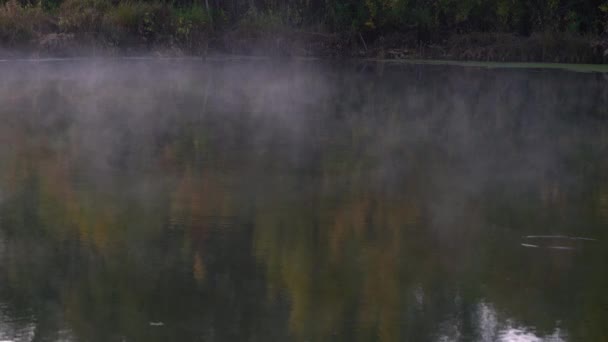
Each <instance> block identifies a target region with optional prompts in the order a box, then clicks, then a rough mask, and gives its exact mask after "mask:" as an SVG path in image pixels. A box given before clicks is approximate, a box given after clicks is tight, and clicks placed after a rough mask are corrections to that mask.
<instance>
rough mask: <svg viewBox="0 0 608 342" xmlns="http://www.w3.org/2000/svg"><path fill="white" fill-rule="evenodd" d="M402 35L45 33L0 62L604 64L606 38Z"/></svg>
mask: <svg viewBox="0 0 608 342" xmlns="http://www.w3.org/2000/svg"><path fill="white" fill-rule="evenodd" d="M405 36H407V34H402V33H394V34H393V35H392V37H389V38H385V37H380V38H379V39H376V40H374V41H372V42H369V43H366V42H365V41H363V40H362V39H360V40H359V41H357V39H354V38H353V37H352V36H350V37H349V36H345V35H340V34H323V33H314V32H312V33H311V32H304V31H292V32H261V33H257V34H256V37H254V38H252V37H239V36H238V34H235V33H234V32H228V33H226V34H222V35H219V36H216V37H213V38H210V39H207V40H202V41H201V42H200V43H199V44H197V45H198V46H204V48H198V49H189V48H187V47H183V46H178V45H175V44H163V43H155V44H149V45H145V44H136V45H134V46H132V47H117V46H112V45H109V44H106V43H104V42H103V39H102V38H100V37H97V38H93V39H87V37H77V36H75V35H73V34H69V35H68V34H63V33H50V34H46V35H43V36H41V37H39V38H38V39H34V40H31V41H29V42H26V43H22V44H17V46H15V47H10V48H7V47H3V46H0V59H17V58H21V59H27V58H34V59H40V58H70V57H113V56H114V57H116V56H121V57H123V56H126V57H129V56H142V55H143V56H154V57H161V58H162V57H188V56H191V57H203V56H212V55H230V56H235V55H241V56H249V57H287V58H289V57H299V58H320V59H334V60H345V59H367V60H383V61H404V60H405V61H407V60H421V61H425V60H426V61H428V60H434V61H457V62H499V63H560V64H561V63H565V64H596V65H606V64H608V39H602V38H601V37H582V36H569V35H557V34H533V35H531V36H530V37H519V36H517V35H515V34H498V33H468V34H458V35H452V36H450V37H449V38H448V39H446V40H444V41H443V42H441V43H437V44H433V43H429V44H417V43H416V42H413V41H407V40H406V39H402V38H403V37H405ZM88 38H90V37H88Z"/></svg>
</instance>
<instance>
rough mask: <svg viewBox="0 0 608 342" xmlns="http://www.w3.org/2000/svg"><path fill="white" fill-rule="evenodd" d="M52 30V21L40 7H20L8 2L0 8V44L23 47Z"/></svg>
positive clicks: (16, 3)
mask: <svg viewBox="0 0 608 342" xmlns="http://www.w3.org/2000/svg"><path fill="white" fill-rule="evenodd" d="M51 28H52V20H51V19H50V17H48V16H47V15H46V14H45V13H44V12H43V11H42V9H41V8H40V7H34V6H22V5H21V4H19V3H18V2H17V1H16V0H10V1H8V2H6V3H5V4H4V5H2V6H0V42H1V43H2V44H3V45H6V46H15V45H24V44H27V43H30V42H31V41H32V40H34V39H36V38H38V37H39V36H40V34H41V33H42V32H45V31H49V30H50V29H51Z"/></svg>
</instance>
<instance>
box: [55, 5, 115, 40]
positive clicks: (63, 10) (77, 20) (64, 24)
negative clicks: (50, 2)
mask: <svg viewBox="0 0 608 342" xmlns="http://www.w3.org/2000/svg"><path fill="white" fill-rule="evenodd" d="M111 5H112V4H111V3H110V1H109V0H65V1H64V2H63V3H62V4H61V7H60V8H59V27H60V28H61V30H62V31H64V32H80V33H82V32H86V33H91V32H95V33H98V32H100V31H102V29H103V24H104V15H105V13H106V12H107V11H108V10H109V9H110V7H111Z"/></svg>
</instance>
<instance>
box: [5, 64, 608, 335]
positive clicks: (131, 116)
mask: <svg viewBox="0 0 608 342" xmlns="http://www.w3.org/2000/svg"><path fill="white" fill-rule="evenodd" d="M585 71H589V70H585ZM607 262H608V74H606V73H600V72H575V71H572V70H561V69H556V68H544V67H543V66H532V67H526V68H517V67H516V68H512V67H504V68H502V67H500V65H498V67H487V66H484V65H481V64H480V65H447V64H441V63H425V64H417V63H393V64H391V63H375V62H371V61H368V62H363V61H359V62H356V61H349V62H331V61H325V62H323V61H310V60H292V61H273V60H264V59H260V60H254V59H237V58H232V59H222V58H218V59H215V60H207V61H203V60H197V59H181V60H179V59H176V60H171V59H166V60H161V59H113V60H110V59H107V60H103V59H100V60H95V59H92V60H65V61H62V60H46V61H38V62H35V61H13V62H10V61H3V62H1V63H0V340H6V341H102V342H106V341H606V340H608V325H607V324H606V323H607V322H608V291H607V289H608V267H607Z"/></svg>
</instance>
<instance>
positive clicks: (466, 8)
mask: <svg viewBox="0 0 608 342" xmlns="http://www.w3.org/2000/svg"><path fill="white" fill-rule="evenodd" d="M0 2H2V0H0ZM235 31H239V32H247V33H248V34H251V33H252V32H254V33H259V32H266V33H267V32H293V31H299V32H306V33H313V32H314V33H322V34H339V35H342V36H348V37H350V38H349V41H348V42H347V44H351V45H352V42H353V41H356V42H357V44H359V43H361V45H362V47H363V48H364V49H365V50H366V51H367V48H368V45H373V44H374V42H376V41H377V40H378V39H379V38H382V39H385V40H389V41H395V40H399V41H404V40H407V41H408V42H409V43H408V44H406V45H409V46H411V45H412V44H411V42H415V44H417V45H418V46H420V45H425V44H426V45H429V44H442V43H445V42H446V41H447V40H448V39H450V37H453V36H454V35H467V34H510V35H513V36H515V37H518V38H516V39H520V38H526V37H530V36H533V35H534V34H540V35H543V36H545V37H546V36H548V35H553V36H556V35H557V36H559V37H562V38H563V37H579V38H580V39H583V38H584V39H587V41H586V44H587V45H589V42H590V41H591V39H593V41H597V42H599V43H598V44H599V45H600V46H599V47H597V49H596V50H598V51H600V52H599V55H601V54H602V53H603V51H605V50H606V51H608V50H607V48H608V46H607V45H608V44H606V36H607V35H608V1H607V0H586V1H581V0H136V1H121V0H4V5H3V6H1V7H0V42H2V43H3V45H4V46H6V45H10V44H12V45H15V44H16V43H19V42H29V41H31V40H32V39H38V40H40V37H42V36H44V34H48V33H65V34H75V35H77V36H78V35H82V33H83V32H87V33H95V34H96V35H97V36H96V37H97V38H99V37H100V36H101V37H102V38H103V41H104V42H105V43H111V44H110V45H114V46H121V45H122V46H129V45H130V44H132V43H133V39H131V38H133V37H134V36H135V37H137V38H138V41H142V40H144V41H146V42H147V43H150V42H155V43H158V42H161V43H162V45H167V41H169V40H170V41H171V42H173V43H175V44H176V45H179V46H180V47H184V46H185V47H188V49H189V50H191V51H192V50H196V49H193V47H198V48H200V46H201V45H205V47H207V46H208V44H207V42H208V41H209V37H212V36H213V37H217V36H219V35H223V34H224V33H226V32H235ZM125 37H129V38H130V39H126V38H125ZM590 37H591V38H590ZM88 38H90V37H88ZM169 38H170V39H169ZM201 42H205V43H204V44H201ZM491 42H492V43H496V39H493V40H491ZM52 43H53V44H57V42H52ZM498 43H499V44H503V45H504V43H505V42H504V39H503V40H500V39H499V42H498ZM507 43H509V44H511V43H512V42H510V41H508V42H507ZM400 44H401V45H402V46H403V45H404V44H403V43H400ZM462 44H467V45H471V46H475V45H484V44H485V43H483V42H478V41H476V40H475V39H472V40H471V39H469V40H467V41H466V42H462V41H459V42H458V44H457V45H462ZM539 44H540V43H539V42H533V43H532V45H539ZM560 44H561V45H564V44H563V43H560ZM47 45H48V44H47ZM325 45H326V46H325V47H324V48H325V49H331V48H335V46H334V45H339V44H337V43H327V44H325ZM342 45H344V44H342ZM385 45H386V43H385ZM389 45H390V44H389ZM393 45H394V44H393ZM397 45H399V44H397ZM511 45H513V44H511ZM520 45H522V44H520ZM554 45H558V44H557V43H556V44H554ZM358 48H359V47H358ZM567 48H569V49H570V50H580V47H578V46H569V47H567ZM556 50H557V49H556ZM461 54H462V53H461ZM594 54H596V55H598V53H597V52H594ZM465 57H466V56H465ZM473 57H475V56H473ZM488 59H498V58H496V57H492V56H490V57H488ZM520 59H521V58H520ZM532 59H539V58H536V57H535V58H532ZM540 59H543V60H544V59H546V58H544V57H542V58H540Z"/></svg>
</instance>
